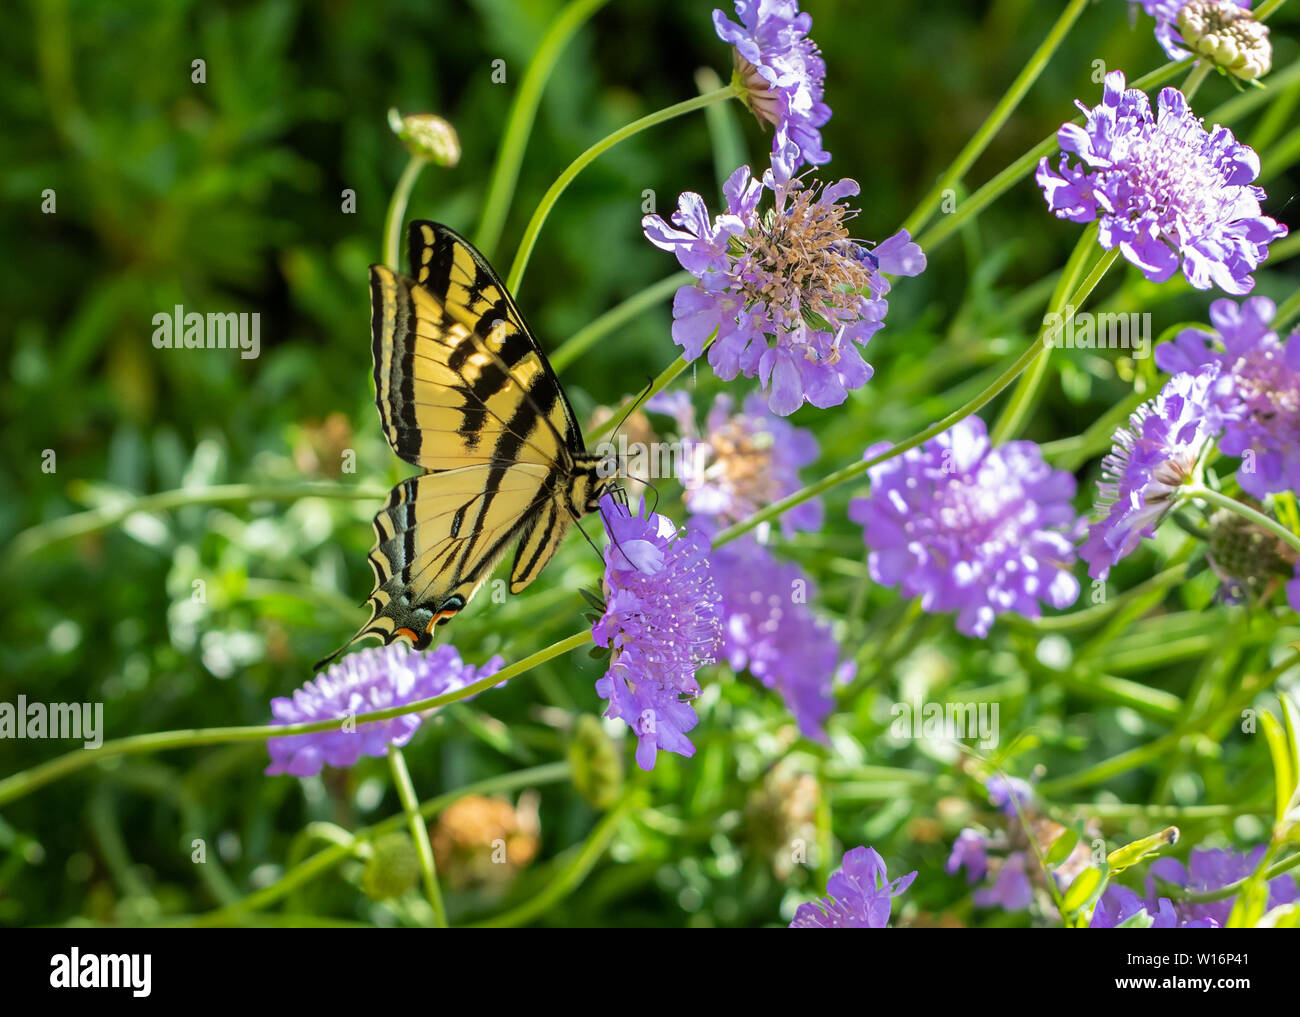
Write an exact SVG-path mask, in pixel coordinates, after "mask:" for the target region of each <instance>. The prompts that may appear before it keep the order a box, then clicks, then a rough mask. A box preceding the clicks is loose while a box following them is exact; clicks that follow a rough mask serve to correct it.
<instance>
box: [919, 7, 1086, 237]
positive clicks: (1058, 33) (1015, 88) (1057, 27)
mask: <svg viewBox="0 0 1300 1017" xmlns="http://www.w3.org/2000/svg"><path fill="white" fill-rule="evenodd" d="M1088 2H1089V0H1070V3H1069V4H1068V5H1067V6H1066V8H1065V10H1064V11H1062V12H1061V16H1060V17H1059V18H1057V19H1056V24H1054V25H1053V26H1052V29H1051V31H1050V32H1048V33H1047V37H1046V38H1045V39H1044V40H1043V41H1042V43H1040V44H1039V47H1038V49H1036V50H1034V54H1033V56H1031V57H1030V58H1029V62H1028V63H1027V64H1025V66H1024V68H1023V69H1022V70H1021V71H1020V73H1019V74H1018V75H1016V79H1015V80H1014V81H1013V82H1012V83H1011V87H1010V88H1008V89H1007V91H1006V94H1005V95H1003V96H1002V98H1001V99H1000V100H999V101H998V104H997V105H996V106H994V107H993V112H992V113H990V114H989V116H988V119H987V120H985V121H984V123H983V124H981V125H980V129H979V130H978V131H976V132H975V135H974V137H972V138H971V139H970V141H968V142H967V143H966V147H965V148H963V149H962V150H961V151H960V152H959V153H958V154H957V158H956V159H954V160H953V161H952V165H951V166H949V167H948V169H947V171H946V172H945V173H944V174H943V176H942V177H940V178H939V182H938V183H937V184H935V185H934V187H933V188H932V189H931V190H930V193H929V194H927V195H926V196H925V197H924V198H922V199H921V203H920V204H919V205H917V207H916V209H915V210H914V211H913V212H912V214H911V215H910V216H908V217H907V219H906V221H905V222H904V223H903V229H905V230H907V232H908V233H910V234H911V235H912V236H916V232H917V230H919V229H920V228H921V227H922V226H924V225H925V224H926V222H927V221H928V220H929V219H930V217H931V216H932V215H934V211H935V209H936V208H938V207H939V203H940V201H942V200H943V195H944V192H945V191H949V190H953V189H955V188H956V186H957V184H959V183H960V182H961V179H962V177H964V176H965V175H966V174H967V172H969V170H970V168H971V166H972V165H974V163H975V160H976V159H978V158H979V157H980V155H981V154H983V152H984V149H986V148H987V147H988V145H989V142H991V141H992V140H993V137H994V136H995V135H996V134H997V133H998V131H1000V130H1001V129H1002V127H1003V125H1004V124H1005V123H1006V122H1007V119H1008V118H1009V117H1010V116H1011V114H1012V113H1013V112H1014V111H1015V109H1016V107H1017V106H1019V105H1020V100H1021V99H1023V98H1024V97H1025V93H1026V92H1028V91H1029V89H1030V88H1031V87H1032V86H1033V84H1034V82H1035V81H1037V80H1038V76H1039V75H1040V74H1042V73H1043V69H1044V68H1045V67H1046V66H1047V64H1048V61H1050V60H1051V58H1052V54H1054V53H1055V52H1056V50H1057V47H1059V46H1060V45H1061V42H1062V40H1063V39H1064V38H1065V36H1066V33H1067V32H1069V31H1070V28H1071V27H1072V26H1073V25H1074V22H1075V21H1076V20H1077V19H1078V17H1079V15H1080V14H1081V13H1082V12H1083V9H1084V8H1085V7H1086V6H1087V5H1088Z"/></svg>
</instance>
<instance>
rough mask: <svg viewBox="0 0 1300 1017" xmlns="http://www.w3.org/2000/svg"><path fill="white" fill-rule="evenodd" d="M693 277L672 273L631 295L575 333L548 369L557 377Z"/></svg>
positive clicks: (554, 356)
mask: <svg viewBox="0 0 1300 1017" xmlns="http://www.w3.org/2000/svg"><path fill="white" fill-rule="evenodd" d="M692 278H693V276H692V275H691V274H690V273H689V272H674V273H673V274H672V275H670V276H669V277H668V278H667V279H660V280H659V281H658V282H657V283H654V284H653V285H651V286H647V287H646V288H645V289H643V290H642V291H641V292H640V293H634V294H633V295H632V296H630V297H628V298H627V299H626V300H624V301H623V302H622V303H621V304H619V305H618V306H616V307H613V308H611V309H610V310H608V311H606V312H605V313H604V314H602V315H601V316H600V317H599V318H597V319H596V320H595V321H593V322H591V323H590V324H589V325H587V326H586V327H585V328H581V329H579V330H578V331H577V332H574V333H573V335H571V336H570V337H569V338H568V339H567V340H566V341H565V342H564V343H562V344H561V345H560V348H559V349H557V350H556V351H555V353H554V354H553V355H552V356H551V358H550V359H551V366H552V367H553V368H555V373H556V374H559V373H560V372H561V371H563V370H564V369H565V368H566V367H568V366H569V365H570V364H571V363H573V362H574V361H575V360H577V359H578V358H579V357H580V356H582V354H584V353H586V352H587V350H588V349H590V348H591V347H592V346H593V345H595V343H596V341H597V340H599V339H602V338H604V337H605V336H606V335H608V334H609V333H610V332H613V331H614V330H615V329H616V328H618V327H619V326H620V325H622V324H624V323H625V322H629V321H631V320H632V319H633V318H635V317H637V316H638V315H640V314H641V312H642V311H645V310H646V309H648V308H651V307H654V305H655V304H658V303H660V302H661V301H663V300H666V299H668V297H670V296H672V294H673V293H675V292H676V291H677V289H678V288H679V287H680V286H683V285H685V284H686V283H688V282H690V280H691V279H692Z"/></svg>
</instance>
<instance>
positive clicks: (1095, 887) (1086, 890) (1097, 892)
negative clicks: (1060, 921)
mask: <svg viewBox="0 0 1300 1017" xmlns="http://www.w3.org/2000/svg"><path fill="white" fill-rule="evenodd" d="M1108 878H1109V871H1108V867H1107V866H1106V865H1102V867H1101V868H1094V867H1093V866H1091V865H1090V866H1088V868H1086V869H1084V870H1083V871H1082V872H1080V873H1079V874H1078V875H1077V876H1075V877H1074V882H1073V883H1071V884H1070V888H1069V889H1068V890H1066V891H1065V899H1064V900H1062V901H1061V910H1062V911H1063V912H1065V913H1067V914H1069V913H1073V912H1075V911H1080V910H1082V909H1083V908H1086V907H1087V906H1088V905H1090V904H1091V903H1092V902H1093V901H1095V900H1096V899H1097V898H1098V897H1100V896H1101V893H1102V891H1103V890H1105V889H1106V881H1107V879H1108Z"/></svg>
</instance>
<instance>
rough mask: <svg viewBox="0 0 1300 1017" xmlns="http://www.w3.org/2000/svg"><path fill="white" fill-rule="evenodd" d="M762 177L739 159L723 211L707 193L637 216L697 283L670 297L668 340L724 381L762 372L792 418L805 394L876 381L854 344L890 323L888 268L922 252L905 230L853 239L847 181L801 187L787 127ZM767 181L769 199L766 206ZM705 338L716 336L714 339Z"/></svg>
mask: <svg viewBox="0 0 1300 1017" xmlns="http://www.w3.org/2000/svg"><path fill="white" fill-rule="evenodd" d="M776 144H777V151H775V152H774V153H773V155H772V166H771V169H769V170H768V171H766V172H765V173H764V174H763V180H762V183H761V184H760V183H759V181H757V180H755V179H753V177H752V176H751V174H750V171H749V167H748V166H742V167H741V168H740V169H738V170H736V172H735V173H733V174H732V175H731V177H730V178H729V179H728V180H727V182H726V184H725V185H724V187H723V194H724V196H725V197H726V200H727V208H726V211H724V212H723V213H722V214H720V215H718V216H717V217H716V218H714V219H712V220H710V218H709V214H708V209H707V208H706V207H705V204H704V199H703V198H701V197H700V196H699V195H698V194H695V193H693V192H689V191H688V192H686V193H684V194H682V195H681V197H680V199H679V201H678V208H677V211H676V212H674V213H673V215H672V221H673V223H674V224H675V225H673V226H670V225H669V224H668V223H666V222H664V220H663V219H661V218H660V217H659V216H657V215H648V216H646V217H645V218H644V219H642V220H641V226H642V228H643V230H644V231H645V235H646V238H647V239H648V240H649V241H650V242H651V243H652V244H654V245H655V246H656V247H660V248H662V249H663V250H665V251H671V252H673V254H674V255H676V257H677V260H678V261H679V262H680V263H681V266H682V267H683V268H684V269H686V270H687V271H688V272H690V273H691V274H692V275H694V276H695V278H696V282H694V283H693V284H688V285H686V286H683V287H681V289H679V290H678V291H677V293H676V295H675V296H674V298H673V341H674V342H675V343H677V345H679V346H680V347H681V348H682V355H683V356H684V357H685V358H686V359H687V360H695V359H696V358H697V357H699V356H700V354H701V353H703V352H704V348H705V346H706V345H708V346H709V365H710V366H711V367H712V368H713V370H714V372H715V373H716V374H717V375H718V377H719V378H721V379H722V380H723V381H731V380H732V379H733V378H735V377H736V376H737V375H744V376H745V377H746V378H753V377H757V378H758V379H759V381H760V383H761V384H762V386H763V388H764V390H766V392H767V394H768V407H769V409H771V411H772V412H773V413H775V414H778V415H780V416H783V417H785V416H789V415H790V414H791V413H793V412H794V411H795V410H797V409H798V408H799V407H800V406H801V405H803V403H804V402H805V401H806V402H809V403H812V404H813V405H814V406H818V407H821V408H825V407H828V406H838V405H839V404H840V403H842V402H844V400H845V399H846V398H847V397H848V393H849V392H850V391H851V390H853V389H857V388H861V387H862V386H863V385H865V384H866V383H867V381H868V380H870V378H871V375H872V368H871V367H870V366H869V365H868V364H867V363H866V362H865V361H864V360H863V359H862V355H861V354H860V353H859V352H858V346H860V345H863V346H865V345H866V343H867V341H868V340H869V339H870V338H871V336H872V335H874V334H875V333H876V332H877V331H878V330H879V329H880V328H881V327H882V326H883V325H884V319H885V313H886V311H887V310H888V308H889V304H888V302H887V301H886V300H885V294H887V293H888V292H889V288H890V286H889V281H888V280H887V279H886V278H885V275H884V273H888V274H891V275H917V274H919V273H920V272H921V271H922V270H923V269H924V268H925V256H924V255H923V254H922V253H921V249H920V248H919V247H917V245H916V244H914V243H912V242H911V240H910V238H909V236H908V234H907V231H906V230H901V231H899V232H898V233H896V234H895V235H894V236H892V237H890V238H889V239H888V240H886V241H884V242H882V243H880V244H878V245H876V246H875V247H874V248H872V249H868V248H867V247H865V246H864V245H863V244H861V243H858V242H857V241H855V240H853V239H852V238H851V237H850V236H849V231H848V225H847V224H848V222H849V221H850V220H851V219H852V217H853V216H854V215H856V211H855V210H853V209H850V208H849V207H848V206H846V205H843V204H841V202H842V201H843V200H844V199H845V198H849V197H852V196H853V195H855V194H857V193H858V185H857V183H856V182H854V181H852V180H847V179H846V180H840V181H837V182H836V183H833V184H830V185H822V184H813V185H811V186H809V185H806V184H805V183H804V181H803V180H802V178H800V177H798V176H795V170H796V168H797V166H798V161H799V150H798V148H797V146H796V145H794V144H793V143H792V142H790V141H789V140H788V138H787V137H786V132H785V129H784V127H782V128H780V129H778V130H777V140H776ZM764 190H766V191H768V192H770V193H771V195H772V202H773V204H772V208H771V209H770V210H769V211H767V212H766V213H764V214H762V215H760V214H759V212H758V205H759V201H760V199H761V198H762V196H763V192H764ZM710 342H711V343H712V345H709V344H710Z"/></svg>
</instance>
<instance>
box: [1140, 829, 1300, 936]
mask: <svg viewBox="0 0 1300 1017" xmlns="http://www.w3.org/2000/svg"><path fill="white" fill-rule="evenodd" d="M1263 855H1264V845H1262V844H1261V845H1260V846H1259V847H1257V848H1255V849H1254V850H1253V851H1250V852H1248V853H1245V854H1241V853H1238V852H1236V851H1231V850H1224V849H1221V848H1210V849H1206V848H1194V849H1193V850H1192V853H1191V854H1190V855H1189V856H1188V859H1187V867H1186V868H1184V867H1183V863H1182V862H1180V861H1178V859H1176V858H1159V859H1157V860H1156V861H1155V862H1154V863H1152V865H1151V871H1150V874H1149V875H1148V876H1147V898H1148V901H1151V900H1154V899H1155V896H1156V878H1157V877H1158V878H1160V879H1163V880H1165V881H1166V882H1168V883H1175V884H1177V885H1178V886H1184V887H1186V888H1187V889H1188V890H1192V891H1196V892H1203V891H1205V890H1218V889H1219V888H1220V887H1224V886H1227V885H1228V884H1229V883H1235V882H1237V881H1238V880H1241V879H1245V878H1246V877H1247V876H1249V875H1251V873H1253V872H1254V871H1255V867H1256V866H1257V865H1259V860H1260V858H1262V857H1263ZM1236 899H1237V898H1236V897H1229V898H1228V899H1227V900H1216V901H1206V902H1204V903H1194V902H1191V901H1182V900H1178V899H1175V900H1174V912H1175V914H1176V915H1177V916H1178V927H1179V928H1183V929H1191V928H1211V929H1221V928H1224V927H1225V926H1227V924H1228V916H1229V915H1230V914H1232V905H1233V903H1234V902H1235V901H1236ZM1297 900H1300V890H1298V889H1297V888H1296V882H1295V880H1294V879H1292V878H1291V876H1290V875H1289V874H1286V873H1283V874H1282V875H1280V876H1278V877H1277V878H1275V879H1271V880H1269V883H1268V907H1269V908H1275V907H1277V906H1278V905H1279V904H1290V903H1292V902H1294V901H1297ZM1149 906H1150V905H1149V904H1148V907H1149Z"/></svg>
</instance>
